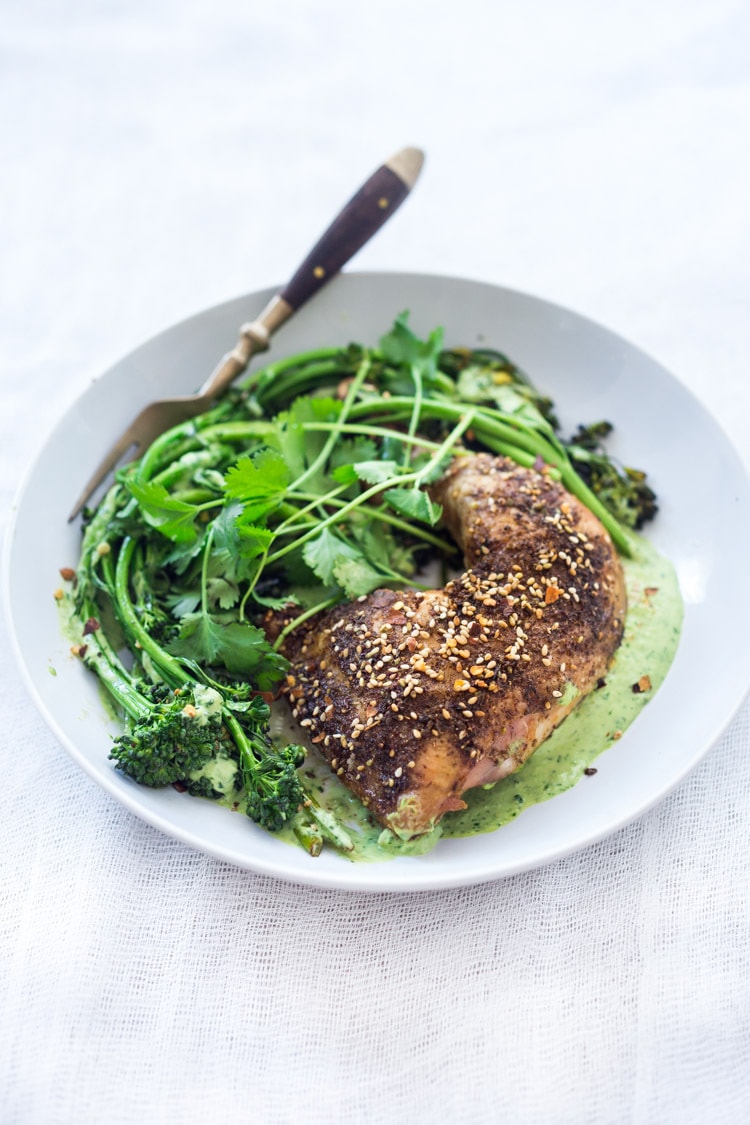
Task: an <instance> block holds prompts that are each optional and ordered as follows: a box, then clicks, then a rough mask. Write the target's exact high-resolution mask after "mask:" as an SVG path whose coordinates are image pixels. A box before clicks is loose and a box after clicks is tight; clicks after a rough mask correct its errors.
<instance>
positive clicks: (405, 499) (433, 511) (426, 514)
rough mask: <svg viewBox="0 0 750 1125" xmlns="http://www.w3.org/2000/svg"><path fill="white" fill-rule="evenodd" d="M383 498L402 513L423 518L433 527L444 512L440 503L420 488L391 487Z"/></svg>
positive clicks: (417, 518)
mask: <svg viewBox="0 0 750 1125" xmlns="http://www.w3.org/2000/svg"><path fill="white" fill-rule="evenodd" d="M383 499H384V500H385V501H386V503H388V504H390V506H391V507H392V508H395V510H396V511H397V512H400V513H401V514H402V515H404V516H410V517H411V518H412V519H415V520H421V521H422V522H423V523H428V524H430V525H431V526H433V527H434V525H435V524H436V523H437V522H438V520H439V519H440V517H441V515H442V514H443V509H442V508H441V507H440V505H439V504H436V503H435V501H434V500H431V499H430V497H429V496H428V495H427V493H426V492H423V491H422V490H421V489H420V488H390V489H389V490H388V492H385V493H383Z"/></svg>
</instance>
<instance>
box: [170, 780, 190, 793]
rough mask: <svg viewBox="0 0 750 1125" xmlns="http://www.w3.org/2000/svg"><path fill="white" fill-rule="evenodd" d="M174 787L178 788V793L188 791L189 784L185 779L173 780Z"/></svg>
mask: <svg viewBox="0 0 750 1125" xmlns="http://www.w3.org/2000/svg"><path fill="white" fill-rule="evenodd" d="M172 788H173V789H176V790H177V792H178V793H187V785H186V784H185V782H184V781H173V782H172Z"/></svg>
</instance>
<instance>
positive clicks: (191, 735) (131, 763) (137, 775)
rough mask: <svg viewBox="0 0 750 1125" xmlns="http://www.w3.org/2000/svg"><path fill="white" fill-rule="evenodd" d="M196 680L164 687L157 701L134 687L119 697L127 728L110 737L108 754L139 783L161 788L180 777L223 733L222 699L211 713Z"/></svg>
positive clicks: (210, 753) (199, 764)
mask: <svg viewBox="0 0 750 1125" xmlns="http://www.w3.org/2000/svg"><path fill="white" fill-rule="evenodd" d="M209 691H212V689H211V688H202V685H200V684H195V685H189V686H185V687H182V688H178V689H176V690H175V691H173V692H169V693H168V696H167V698H163V699H161V700H159V701H158V702H157V703H151V702H149V701H148V700H147V699H146V698H145V696H144V695H143V694H141V693H140V692H138V691H137V690H136V689H135V688H131V690H130V692H129V693H127V695H126V696H125V697H124V698H122V700H121V701H122V703H123V705H124V707H125V709H126V710H127V711H128V713H129V716H130V720H131V722H130V724H129V728H128V730H127V732H126V733H125V734H121V735H120V736H119V737H118V738H116V739H115V741H114V745H113V746H112V750H111V751H110V755H109V756H110V758H111V759H112V760H113V761H115V762H116V764H117V769H119V770H121V771H122V772H123V773H124V774H127V776H128V777H132V778H133V780H134V781H137V782H139V784H141V785H148V786H150V787H152V788H161V787H163V786H165V785H172V784H173V783H174V782H176V781H183V782H184V781H185V780H186V779H187V778H189V775H190V774H191V773H193V772H194V771H197V770H200V769H202V768H203V767H204V766H205V765H206V764H207V762H209V761H210V760H211V759H212V758H213V757H214V756H215V755H216V753H217V751H218V749H219V747H220V745H221V739H222V721H221V710H220V708H221V702H220V699H219V711H218V714H217V713H215V712H214V713H211V711H210V709H208V708H207V707H206V705H205V703H204V702H202V701H201V693H203V695H205V693H206V692H209Z"/></svg>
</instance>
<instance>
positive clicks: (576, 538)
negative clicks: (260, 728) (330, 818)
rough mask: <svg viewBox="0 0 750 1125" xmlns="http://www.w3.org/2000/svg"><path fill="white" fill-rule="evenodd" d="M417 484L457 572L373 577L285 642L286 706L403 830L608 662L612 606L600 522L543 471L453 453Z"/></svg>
mask: <svg viewBox="0 0 750 1125" xmlns="http://www.w3.org/2000/svg"><path fill="white" fill-rule="evenodd" d="M431 494H432V496H433V498H434V499H435V500H436V501H438V502H439V503H440V504H442V505H443V519H444V522H445V524H446V526H447V527H448V529H449V530H450V532H451V533H452V535H453V536H454V538H455V539H456V542H457V543H458V545H459V546H460V547H461V549H462V551H463V554H464V562H465V565H466V567H467V569H466V570H465V572H464V573H463V574H461V575H460V576H459V577H457V578H455V579H453V580H452V581H450V582H449V583H448V584H447V585H446V586H445V587H444V588H442V589H438V590H429V591H425V592H421V591H415V590H409V591H408V592H396V591H393V590H376V591H375V592H374V593H372V594H370V595H369V596H368V597H366V598H360V599H359V601H356V602H353V603H349V604H346V605H341V606H338V607H336V608H334V609H332V610H330V611H328V612H327V613H325V614H324V615H322V616H320V617H318V618H316V619H315V620H314V621H312V622H311V623H309V624H307V625H306V627H300V629H299V630H298V631H296V632H293V633H292V634H291V636H290V639H289V641H288V643H287V647H286V653H287V655H288V657H289V658H290V660H291V665H292V667H291V673H290V676H289V678H288V683H287V688H286V691H287V694H288V697H289V701H290V703H291V706H292V709H293V714H294V716H295V718H296V719H297V720H298V721H299V722H300V723H301V725H302V726H303V727H305V728H306V729H307V733H308V735H309V736H310V738H311V739H312V742H313V743H315V744H316V745H317V746H318V748H319V749H320V751H321V752H322V753H323V755H324V756H325V758H326V760H327V761H328V763H329V764H330V766H331V769H332V770H334V771H335V772H336V774H338V776H339V777H340V778H341V780H342V781H343V782H344V784H346V785H347V786H348V787H349V788H350V789H352V790H353V791H354V792H355V793H356V794H357V796H358V797H359V798H360V799H361V801H362V802H363V804H364V805H365V806H367V807H368V808H369V810H370V811H371V813H372V815H373V816H374V817H375V818H376V819H377V820H378V821H379V822H380V823H381V824H382V825H384V826H385V827H387V828H390V829H391V830H392V831H393V832H394V833H396V834H397V835H398V836H400V837H402V838H405V839H408V838H410V837H413V836H418V835H420V834H422V833H424V832H427V831H429V830H430V829H431V828H432V827H433V826H434V825H435V824H436V823H437V822H438V821H439V820H440V818H441V817H442V816H443V815H444V814H445V813H446V812H450V811H452V810H456V809H460V808H463V807H465V803H464V801H463V800H462V799H461V795H462V794H463V793H464V792H465V791H466V790H467V789H470V788H472V787H473V786H477V785H486V784H488V783H490V782H493V781H497V780H498V779H500V778H502V777H505V776H507V775H508V774H510V773H512V771H513V770H515V769H517V768H518V767H519V766H520V765H521V764H522V763H523V762H524V761H525V760H526V759H527V758H528V757H529V755H530V754H531V753H532V752H533V751H534V750H535V749H536V747H537V746H538V745H539V744H540V743H541V742H542V741H543V740H544V739H545V738H546V737H547V736H548V735H549V734H550V732H551V731H552V730H553V728H554V727H556V726H557V725H558V724H559V723H560V722H562V720H563V719H564V718H565V717H566V716H567V715H568V714H569V713H570V711H571V710H572V708H573V707H575V706H576V704H577V703H579V702H580V700H581V699H582V698H583V697H584V696H585V695H586V694H587V693H588V692H590V691H591V690H592V689H593V688H594V687H595V686H596V684H597V681H598V680H599V679H600V678H601V677H602V676H603V675H604V673H605V672H606V669H607V667H608V665H609V663H610V660H611V658H612V655H613V653H614V651H615V649H616V648H617V645H618V644H619V642H620V639H621V637H622V630H623V620H624V615H625V608H626V596H625V587H624V581H623V574H622V568H621V565H620V562H619V559H618V556H617V554H616V551H615V549H614V547H613V545H612V542H611V540H610V538H609V535H608V534H607V532H606V531H605V529H604V528H603V527H602V525H601V524H600V523H599V521H598V520H597V519H596V517H595V516H593V515H592V513H591V512H590V511H589V510H588V509H587V508H586V507H584V505H583V504H581V503H580V502H579V501H578V500H577V499H575V497H573V496H571V495H570V494H569V493H568V492H567V491H566V490H565V489H564V488H563V487H562V486H561V485H560V484H559V483H557V482H556V481H554V480H552V479H550V477H549V476H548V475H546V474H545V473H544V472H537V471H536V470H534V469H525V468H521V467H519V466H518V465H516V464H515V463H514V462H512V461H509V460H507V459H505V458H502V457H492V456H489V455H487V454H477V455H467V456H460V457H456V458H455V459H454V461H453V463H452V465H451V467H450V469H449V470H448V472H447V473H446V474H445V476H444V477H443V478H442V479H441V480H440V481H439V482H438V483H437V484H436V485H435V486H433V488H432V490H431Z"/></svg>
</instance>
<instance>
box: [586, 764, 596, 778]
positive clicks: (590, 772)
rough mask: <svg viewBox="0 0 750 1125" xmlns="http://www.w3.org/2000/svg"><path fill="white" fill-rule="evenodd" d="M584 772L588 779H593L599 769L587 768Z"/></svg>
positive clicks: (594, 767)
mask: <svg viewBox="0 0 750 1125" xmlns="http://www.w3.org/2000/svg"><path fill="white" fill-rule="evenodd" d="M583 772H584V773H585V774H586V777H593V776H594V774H595V773H597V769H596V766H586V769H585V770H584V771H583Z"/></svg>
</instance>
